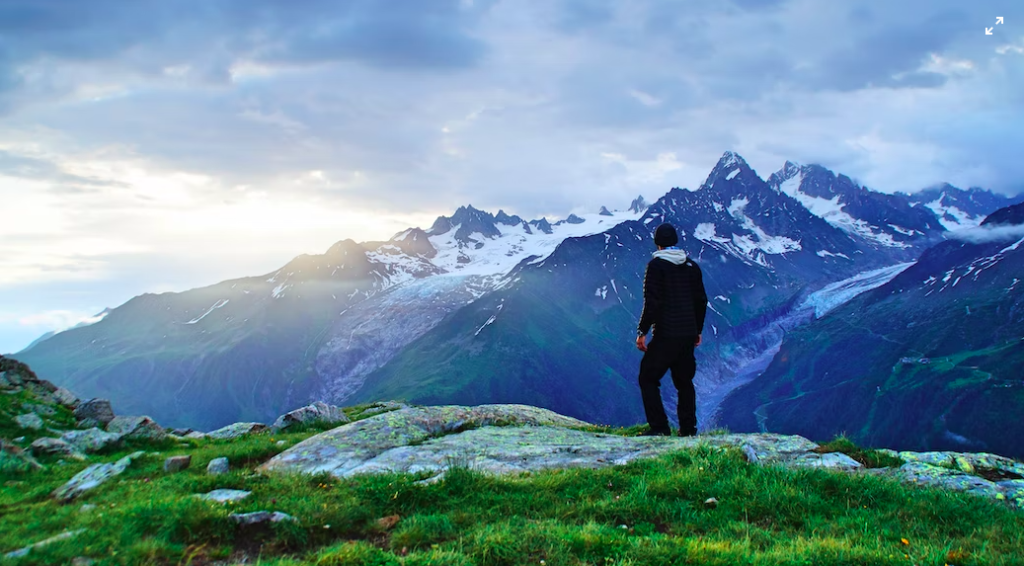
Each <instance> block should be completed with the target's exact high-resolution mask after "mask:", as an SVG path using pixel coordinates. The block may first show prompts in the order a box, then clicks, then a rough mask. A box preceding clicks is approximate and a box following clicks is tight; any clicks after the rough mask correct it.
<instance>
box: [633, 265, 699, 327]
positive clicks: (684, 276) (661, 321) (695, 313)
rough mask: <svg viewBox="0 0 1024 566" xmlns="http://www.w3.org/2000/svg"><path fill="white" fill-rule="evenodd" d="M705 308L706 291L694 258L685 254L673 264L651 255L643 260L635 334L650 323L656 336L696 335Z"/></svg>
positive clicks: (649, 325)
mask: <svg viewBox="0 0 1024 566" xmlns="http://www.w3.org/2000/svg"><path fill="white" fill-rule="evenodd" d="M678 256H682V252H679V254H678ZM707 310H708V295H707V293H706V292H705V291H704V279H703V277H702V276H701V272H700V267H698V266H697V262H695V261H693V260H692V259H689V258H687V259H686V260H685V261H683V262H682V263H678V264H677V263H674V262H672V261H669V260H667V259H662V258H658V257H655V258H654V259H652V260H651V261H650V263H648V264H647V273H646V274H645V275H644V312H643V314H642V315H640V325H639V326H638V327H637V334H638V335H645V334H647V331H648V330H650V329H651V326H653V327H654V336H657V337H662V338H683V337H689V336H696V335H698V334H701V333H702V331H703V329H704V316H705V315H706V314H707Z"/></svg>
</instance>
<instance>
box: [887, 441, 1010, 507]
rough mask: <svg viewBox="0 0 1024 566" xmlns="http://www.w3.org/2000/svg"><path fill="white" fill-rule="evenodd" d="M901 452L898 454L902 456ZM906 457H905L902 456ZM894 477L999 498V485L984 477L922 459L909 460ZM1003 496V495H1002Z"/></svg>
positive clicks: (909, 481) (919, 483)
mask: <svg viewBox="0 0 1024 566" xmlns="http://www.w3.org/2000/svg"><path fill="white" fill-rule="evenodd" d="M903 454H905V453H903V452H901V453H900V456H901V457H903ZM904 459H906V458H904ZM896 477H898V478H900V479H902V480H903V481H906V482H908V483H915V484H918V485H928V486H932V487H939V488H943V489H947V490H952V491H966V492H968V493H974V494H976V495H982V496H985V497H991V498H996V499H999V498H1000V497H999V496H1000V495H1001V494H1002V493H1001V491H1000V490H999V486H997V485H996V484H995V483H993V482H990V481H988V480H986V479H984V478H980V477H978V476H974V475H971V474H968V473H965V472H963V471H961V470H959V469H952V468H947V467H944V466H935V465H932V464H927V463H925V462H923V461H909V462H907V463H906V464H903V466H901V467H900V468H899V470H897V471H896ZM1003 497H1005V496H1003Z"/></svg>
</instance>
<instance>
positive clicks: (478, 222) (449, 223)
mask: <svg viewBox="0 0 1024 566" xmlns="http://www.w3.org/2000/svg"><path fill="white" fill-rule="evenodd" d="M513 218H515V217H508V216H507V215H506V218H505V219H506V220H511V219H513ZM495 220H496V219H495V217H494V215H492V214H490V213H489V212H484V211H482V210H480V209H477V208H474V207H473V205H471V204H470V205H467V206H460V207H459V209H458V210H456V211H455V214H453V215H451V217H447V216H439V217H438V218H437V220H435V221H434V225H433V226H431V227H430V230H427V234H428V235H430V236H440V235H442V234H447V233H448V231H450V230H451V229H452V228H454V227H456V226H458V230H457V231H456V232H455V239H456V240H459V241H466V240H469V239H473V238H472V235H473V234H481V235H483V237H485V238H497V237H498V236H501V231H500V230H498V227H497V226H496V225H495Z"/></svg>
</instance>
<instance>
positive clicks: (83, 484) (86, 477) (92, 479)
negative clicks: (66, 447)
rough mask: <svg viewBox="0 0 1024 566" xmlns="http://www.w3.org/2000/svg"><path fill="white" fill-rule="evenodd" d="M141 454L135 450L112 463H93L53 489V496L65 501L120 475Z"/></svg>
mask: <svg viewBox="0 0 1024 566" xmlns="http://www.w3.org/2000/svg"><path fill="white" fill-rule="evenodd" d="M143 454H144V452H135V453H133V454H129V455H128V456H125V457H124V458H121V459H120V460H118V461H117V462H114V463H113V464H93V465H92V466H89V467H88V468H86V469H84V470H82V471H81V472H79V473H78V474H76V475H75V477H73V478H71V479H70V480H69V481H68V482H67V483H66V484H64V485H62V486H60V487H58V488H57V489H56V490H54V492H53V494H52V495H53V498H54V499H56V500H58V501H61V502H64V503H67V502H68V501H71V500H72V499H74V498H76V497H78V496H79V495H81V494H83V493H85V492H86V491H89V490H90V489H95V488H97V487H99V486H101V485H103V484H104V483H106V482H107V481H109V480H110V479H111V478H114V477H117V476H119V475H121V473H122V472H124V471H125V470H126V469H127V468H128V466H130V465H131V463H132V461H133V460H135V459H137V458H139V457H140V456H142V455H143Z"/></svg>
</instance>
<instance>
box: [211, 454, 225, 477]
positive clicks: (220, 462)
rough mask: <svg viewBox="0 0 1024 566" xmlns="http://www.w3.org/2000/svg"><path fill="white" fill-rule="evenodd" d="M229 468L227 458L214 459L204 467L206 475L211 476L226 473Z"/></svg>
mask: <svg viewBox="0 0 1024 566" xmlns="http://www.w3.org/2000/svg"><path fill="white" fill-rule="evenodd" d="M229 469H230V466H229V465H228V459H227V458H214V459H213V460H210V463H209V464H207V465H206V473H208V474H210V475H211V476H219V475H221V474H226V473H228V470H229Z"/></svg>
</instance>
